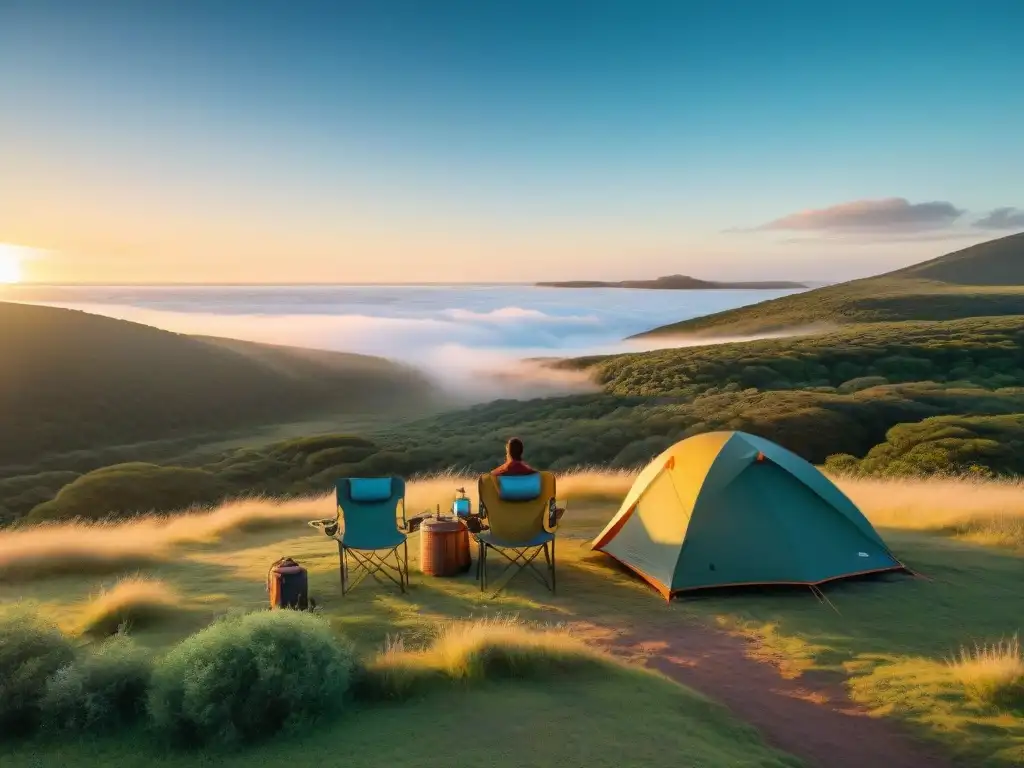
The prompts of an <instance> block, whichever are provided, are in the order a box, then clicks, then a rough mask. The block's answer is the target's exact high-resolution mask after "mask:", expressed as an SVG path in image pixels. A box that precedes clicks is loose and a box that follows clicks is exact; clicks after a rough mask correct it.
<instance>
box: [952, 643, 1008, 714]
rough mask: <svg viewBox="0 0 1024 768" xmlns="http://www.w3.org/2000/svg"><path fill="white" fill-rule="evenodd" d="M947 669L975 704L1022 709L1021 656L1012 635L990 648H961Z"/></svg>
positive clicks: (980, 646) (986, 646)
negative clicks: (951, 668)
mask: <svg viewBox="0 0 1024 768" xmlns="http://www.w3.org/2000/svg"><path fill="white" fill-rule="evenodd" d="M951 666H952V667H953V673H954V674H955V675H956V677H957V679H958V680H960V682H961V683H962V684H963V686H964V689H965V690H966V691H967V694H968V695H969V696H970V697H971V698H973V699H975V700H976V701H979V702H981V703H982V704H989V705H993V706H996V707H999V708H1001V709H1011V710H1013V709H1017V710H1020V709H1024V655H1022V654H1021V646H1020V641H1019V640H1018V639H1017V636H1016V635H1014V636H1013V637H1012V638H1011V639H1009V640H1001V641H999V642H998V643H992V644H990V645H979V646H975V647H974V648H973V649H969V648H962V649H961V650H960V654H959V656H958V657H957V658H955V659H954V660H953V661H952V662H951Z"/></svg>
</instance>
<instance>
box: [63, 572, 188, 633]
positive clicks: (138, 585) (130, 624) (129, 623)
mask: <svg viewBox="0 0 1024 768" xmlns="http://www.w3.org/2000/svg"><path fill="white" fill-rule="evenodd" d="M183 610H184V607H183V604H182V598H181V596H180V595H179V594H178V593H177V592H176V591H175V590H174V589H172V588H171V587H169V586H168V585H167V584H165V583H164V582H162V581H160V580H159V579H149V578H144V577H141V576H134V577H129V578H125V579H121V580H120V581H119V582H117V584H115V585H114V587H113V588H112V589H110V590H104V591H103V592H101V593H100V594H99V595H97V596H96V597H95V598H93V599H92V600H91V601H90V602H89V604H88V605H87V606H86V608H85V611H84V613H83V615H82V618H81V620H80V624H79V632H81V634H83V635H91V636H100V637H106V636H109V635H113V634H115V633H117V631H118V630H119V629H120V628H122V627H124V628H126V629H144V628H147V627H151V626H153V625H155V624H161V623H164V622H167V621H174V620H175V619H176V618H178V617H180V616H181V613H182V611H183Z"/></svg>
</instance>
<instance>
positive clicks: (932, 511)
mask: <svg viewBox="0 0 1024 768" xmlns="http://www.w3.org/2000/svg"><path fill="white" fill-rule="evenodd" d="M834 479H835V481H836V483H837V485H838V486H839V488H840V489H841V490H842V491H843V492H844V493H845V494H846V495H847V496H849V497H850V500H851V501H853V502H854V504H856V505H857V506H859V507H860V508H861V510H863V512H864V513H865V515H866V516H867V517H868V519H869V520H870V521H871V523H872V524H873V525H876V526H880V527H887V528H902V529H905V530H921V531H935V532H939V533H945V534H947V535H951V536H958V537H962V538H967V539H971V540H974V541H978V542H979V543H983V544H993V545H999V546H1012V547H1018V546H1024V482H1022V481H1021V480H1016V479H1014V480H990V479H985V478H977V477H941V478H928V479H920V480H919V479H916V478H915V479H901V478H892V479H889V478H881V479H873V478H872V479H865V478H843V477H839V478H834Z"/></svg>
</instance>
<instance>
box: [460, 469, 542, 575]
mask: <svg viewBox="0 0 1024 768" xmlns="http://www.w3.org/2000/svg"><path fill="white" fill-rule="evenodd" d="M478 491H479V494H480V496H479V498H480V514H481V516H483V517H485V519H486V520H487V522H488V528H487V530H485V531H481V532H480V533H478V534H476V540H477V541H478V542H479V544H480V556H479V558H478V560H477V578H478V579H479V580H480V590H481V591H483V590H484V589H485V588H486V586H487V581H488V580H487V553H488V551H490V550H494V551H495V552H497V553H499V554H501V555H502V556H503V557H504V558H505V559H506V560H508V561H509V563H510V564H509V565H508V566H506V568H505V570H506V571H508V570H510V569H512V568H513V566H515V571H514V572H513V573H512V575H511V576H510V577H509V578H508V580H507V581H506V582H505V583H504V584H503V585H502V586H501V587H499V588H498V590H497V591H496V592H495V594H497V592H500V591H501V590H502V589H503V588H504V587H505V586H507V585H508V582H510V581H512V579H514V578H515V577H516V576H517V575H518V574H519V572H520V571H524V570H529V571H530V572H531V573H532V574H533V576H534V577H535V578H536V579H538V580H539V581H540V582H541V584H543V585H544V586H545V587H547V588H548V589H550V590H551V592H552V593H554V591H555V529H556V527H557V523H556V522H555V520H554V512H553V510H554V500H555V476H554V475H553V474H552V473H551V472H537V473H534V474H531V475H498V476H494V475H490V474H487V475H481V476H480V479H479V481H478ZM541 552H543V553H544V560H545V561H546V563H547V569H546V572H545V571H541V570H540V569H539V568H538V567H537V566H536V564H534V562H533V561H534V560H535V559H536V557H537V555H539V554H540V553H541ZM509 553H511V554H509Z"/></svg>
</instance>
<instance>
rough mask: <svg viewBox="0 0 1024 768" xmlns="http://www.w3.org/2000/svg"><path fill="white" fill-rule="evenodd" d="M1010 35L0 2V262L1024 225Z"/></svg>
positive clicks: (310, 265) (679, 247) (683, 241)
mask: <svg viewBox="0 0 1024 768" xmlns="http://www.w3.org/2000/svg"><path fill="white" fill-rule="evenodd" d="M1022 28H1024V3H1022V2H1019V0H988V1H986V0H979V1H978V2H975V3H964V2H962V1H959V2H946V1H944V0H938V1H936V2H930V3H927V4H925V3H917V2H909V1H907V2H893V1H892V0H887V2H882V3H879V2H873V1H871V0H862V1H860V2H849V3H822V2H820V0H818V1H816V2H797V0H778V2H773V3H766V2H759V1H758V0H747V1H745V2H741V1H739V0H736V1H734V2H728V1H724V2H686V1H685V0H678V2H671V3H654V2H639V1H637V2H626V1H625V0H623V2H614V3H612V2H597V1H596V0H595V1H594V2H557V0H552V1H551V2H544V3H540V2H532V0H520V1H519V2H511V1H508V2H500V1H497V0H496V1H495V2H468V1H467V2H454V1H452V2H448V1H446V0H436V1H435V2H411V1H408V2H397V1H394V2H393V1H389V0H379V1H378V2H373V3H369V2H355V1H354V0H352V1H350V2H334V3H327V2H323V3H314V2H287V3H286V2H278V3H271V2H259V1H258V0H250V2H223V1H221V0H208V1H207V2H198V0H183V1H182V2H177V3H167V2H155V1H153V0H137V2H108V1H106V0H93V1H92V2H89V3H83V2H78V1H76V0H72V1H69V2H50V1H49V0H0V254H3V253H6V254H7V257H6V258H8V260H10V259H12V258H14V256H12V255H11V254H17V259H18V261H20V268H21V269H20V271H21V276H22V279H23V280H25V281H39V282H93V283H110V282H126V283H132V282H138V283H146V282H216V283H220V282H230V283H239V282H257V283H259V282H270V283H281V282H288V283H316V282H407V281H417V282H419V281H426V282H446V281H523V282H529V281H534V280H555V279H575V278H579V279H605V280H621V279H639V278H651V277H657V276H659V275H665V274H677V273H682V274H690V275H694V276H697V277H702V278H705V279H723V280H728V279H775V278H778V279H794V280H829V281H831V280H842V279H847V278H850V277H857V276H862V275H867V274H873V273H877V272H880V271H884V270H887V269H895V268H898V267H901V266H904V265H907V264H910V263H913V262H916V261H920V260H923V259H927V258H932V257H934V256H938V255H941V254H942V253H946V252H949V251H952V250H957V249H959V248H962V247H966V246H968V245H971V244H973V243H976V242H981V241H984V240H988V239H992V238H995V237H999V236H1002V235H1006V234H1011V233H1013V232H1017V231H1021V230H1024V174H1022V171H1024V142H1022V141H1021V140H1020V137H1021V136H1024V98H1022V97H1021V90H1020V89H1021V79H1020V78H1021V74H1022V73H1024V45H1021V44H1020V30H1021V29H1022ZM2 244H6V246H7V247H6V249H5V248H4V245H2ZM10 246H17V248H12V247H10Z"/></svg>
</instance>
